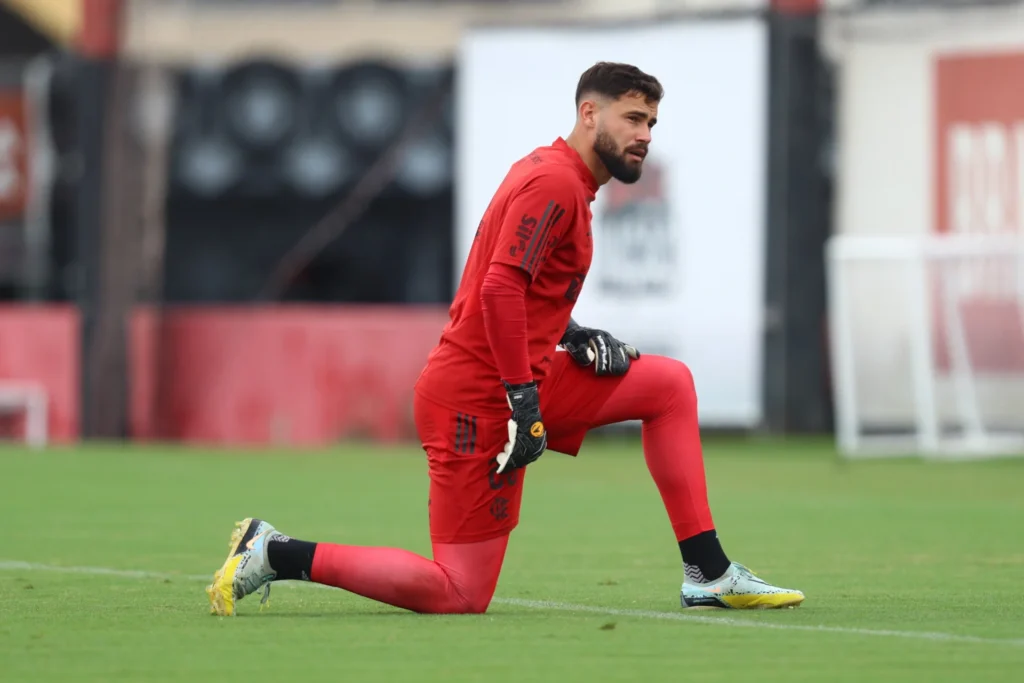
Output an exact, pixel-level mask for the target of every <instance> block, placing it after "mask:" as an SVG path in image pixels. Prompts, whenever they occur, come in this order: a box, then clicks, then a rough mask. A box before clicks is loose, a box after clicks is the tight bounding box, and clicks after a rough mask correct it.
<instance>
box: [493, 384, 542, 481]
mask: <svg viewBox="0 0 1024 683" xmlns="http://www.w3.org/2000/svg"><path fill="white" fill-rule="evenodd" d="M505 390H506V392H507V393H508V405H509V407H510V408H512V416H511V418H509V421H508V443H507V444H505V450H503V451H502V452H500V453H498V473H499V474H501V473H502V472H505V471H510V470H514V469H519V468H520V467H526V466H527V465H529V464H530V463H531V462H533V461H534V460H536V459H537V458H539V457H540V456H541V454H542V453H544V449H545V448H547V445H548V432H547V429H545V428H544V420H543V419H541V416H540V397H539V396H538V395H537V383H536V382H530V383H528V384H517V385H510V384H508V383H506V384H505Z"/></svg>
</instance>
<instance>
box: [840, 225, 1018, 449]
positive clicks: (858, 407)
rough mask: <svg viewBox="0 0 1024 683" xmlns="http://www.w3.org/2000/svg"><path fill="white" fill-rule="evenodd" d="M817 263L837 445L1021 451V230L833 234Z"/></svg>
mask: <svg viewBox="0 0 1024 683" xmlns="http://www.w3.org/2000/svg"><path fill="white" fill-rule="evenodd" d="M827 268H828V286H829V304H828V305H829V325H830V330H829V332H830V335H829V343H830V346H831V362H832V375H833V376H832V385H833V399H834V402H835V409H836V410H835V414H836V438H837V442H838V447H839V451H840V453H841V454H842V455H844V456H846V457H863V456H897V455H920V456H924V457H946V458H950V457H958V458H982V457H991V456H997V455H1024V234H1019V235H1017V234H1007V235H992V236H973V235H926V236H916V237H909V236H908V237H895V236H868V235H840V236H835V237H833V238H832V239H831V240H830V242H829V244H828V248H827Z"/></svg>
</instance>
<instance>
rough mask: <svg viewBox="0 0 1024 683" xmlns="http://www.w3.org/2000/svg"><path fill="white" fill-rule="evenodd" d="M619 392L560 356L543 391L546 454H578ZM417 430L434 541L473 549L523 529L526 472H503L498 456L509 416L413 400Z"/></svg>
mask: <svg viewBox="0 0 1024 683" xmlns="http://www.w3.org/2000/svg"><path fill="white" fill-rule="evenodd" d="M617 386H618V378H614V377H597V376H596V375H595V374H594V371H593V369H591V368H581V367H579V366H578V365H576V363H575V362H574V361H573V360H572V358H571V357H570V356H569V354H568V353H564V352H558V353H556V354H555V357H554V360H553V361H552V363H551V369H550V372H549V374H548V376H547V377H546V378H545V380H544V382H543V383H542V384H541V388H540V403H541V414H542V415H543V416H544V424H545V426H546V427H547V429H548V450H552V451H557V452H559V453H566V454H568V455H576V454H577V453H578V452H579V449H580V446H581V445H582V444H583V439H584V437H585V436H586V434H587V431H589V430H590V429H593V428H594V427H596V426H598V425H597V424H596V423H595V416H596V415H597V414H598V412H599V411H600V409H601V407H602V406H603V405H604V404H605V402H606V401H607V400H608V398H609V397H610V396H611V394H612V393H613V392H614V391H615V388H616V387H617ZM414 411H415V415H416V428H417V430H418V432H419V437H420V441H421V442H422V444H423V449H424V450H425V451H426V453H427V461H428V463H429V466H430V499H429V503H428V509H429V514H430V536H431V539H432V540H433V541H434V542H435V543H475V542H477V541H486V540H490V539H492V538H496V537H498V536H504V535H505V534H508V533H509V532H511V531H512V529H514V528H515V527H516V525H517V524H518V523H519V508H520V504H521V502H522V497H523V478H524V477H525V475H526V469H520V470H515V471H512V472H505V473H503V474H498V473H497V469H498V464H497V462H496V460H495V456H496V455H497V454H498V452H499V451H501V449H502V448H504V446H505V443H506V442H507V441H508V418H507V417H501V418H494V417H477V416H474V415H466V414H465V413H460V412H458V411H455V410H451V409H449V408H445V407H443V406H440V405H438V404H436V403H434V402H432V401H430V400H429V399H426V398H423V397H421V396H419V395H418V394H417V395H416V398H415V402H414Z"/></svg>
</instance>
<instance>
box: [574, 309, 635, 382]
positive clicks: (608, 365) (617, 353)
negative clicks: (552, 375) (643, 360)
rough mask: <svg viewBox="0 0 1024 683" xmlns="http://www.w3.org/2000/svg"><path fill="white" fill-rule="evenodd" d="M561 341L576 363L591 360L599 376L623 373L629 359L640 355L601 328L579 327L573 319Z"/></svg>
mask: <svg viewBox="0 0 1024 683" xmlns="http://www.w3.org/2000/svg"><path fill="white" fill-rule="evenodd" d="M561 344H562V346H563V347H565V350H566V351H568V352H569V355H570V356H572V359H573V360H574V361H576V362H577V363H578V364H579V365H582V366H584V367H586V366H587V365H590V364H591V363H593V364H594V372H595V373H597V375H598V376H602V377H603V376H611V377H619V376H621V375H625V374H626V371H627V370H629V364H630V362H631V360H636V359H637V358H639V357H640V352H639V351H637V350H636V349H635V348H633V347H632V346H630V345H629V344H623V343H622V342H620V341H619V340H618V339H616V338H615V337H613V336H612V335H610V334H608V333H607V332H605V331H604V330H593V329H591V328H589V327H580V326H579V325H577V324H576V323H575V322H570V323H569V327H568V329H566V331H565V334H564V335H563V336H562V341H561Z"/></svg>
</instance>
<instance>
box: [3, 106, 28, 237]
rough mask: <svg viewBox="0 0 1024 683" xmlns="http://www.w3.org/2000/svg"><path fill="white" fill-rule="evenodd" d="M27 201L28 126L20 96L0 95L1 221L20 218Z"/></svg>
mask: <svg viewBox="0 0 1024 683" xmlns="http://www.w3.org/2000/svg"><path fill="white" fill-rule="evenodd" d="M27 197H28V126H27V125H26V123H25V107H24V99H23V97H22V95H21V93H20V92H11V91H0V221H6V220H13V219H17V218H20V217H21V215H22V214H23V213H24V212H25V202H26V200H27Z"/></svg>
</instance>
